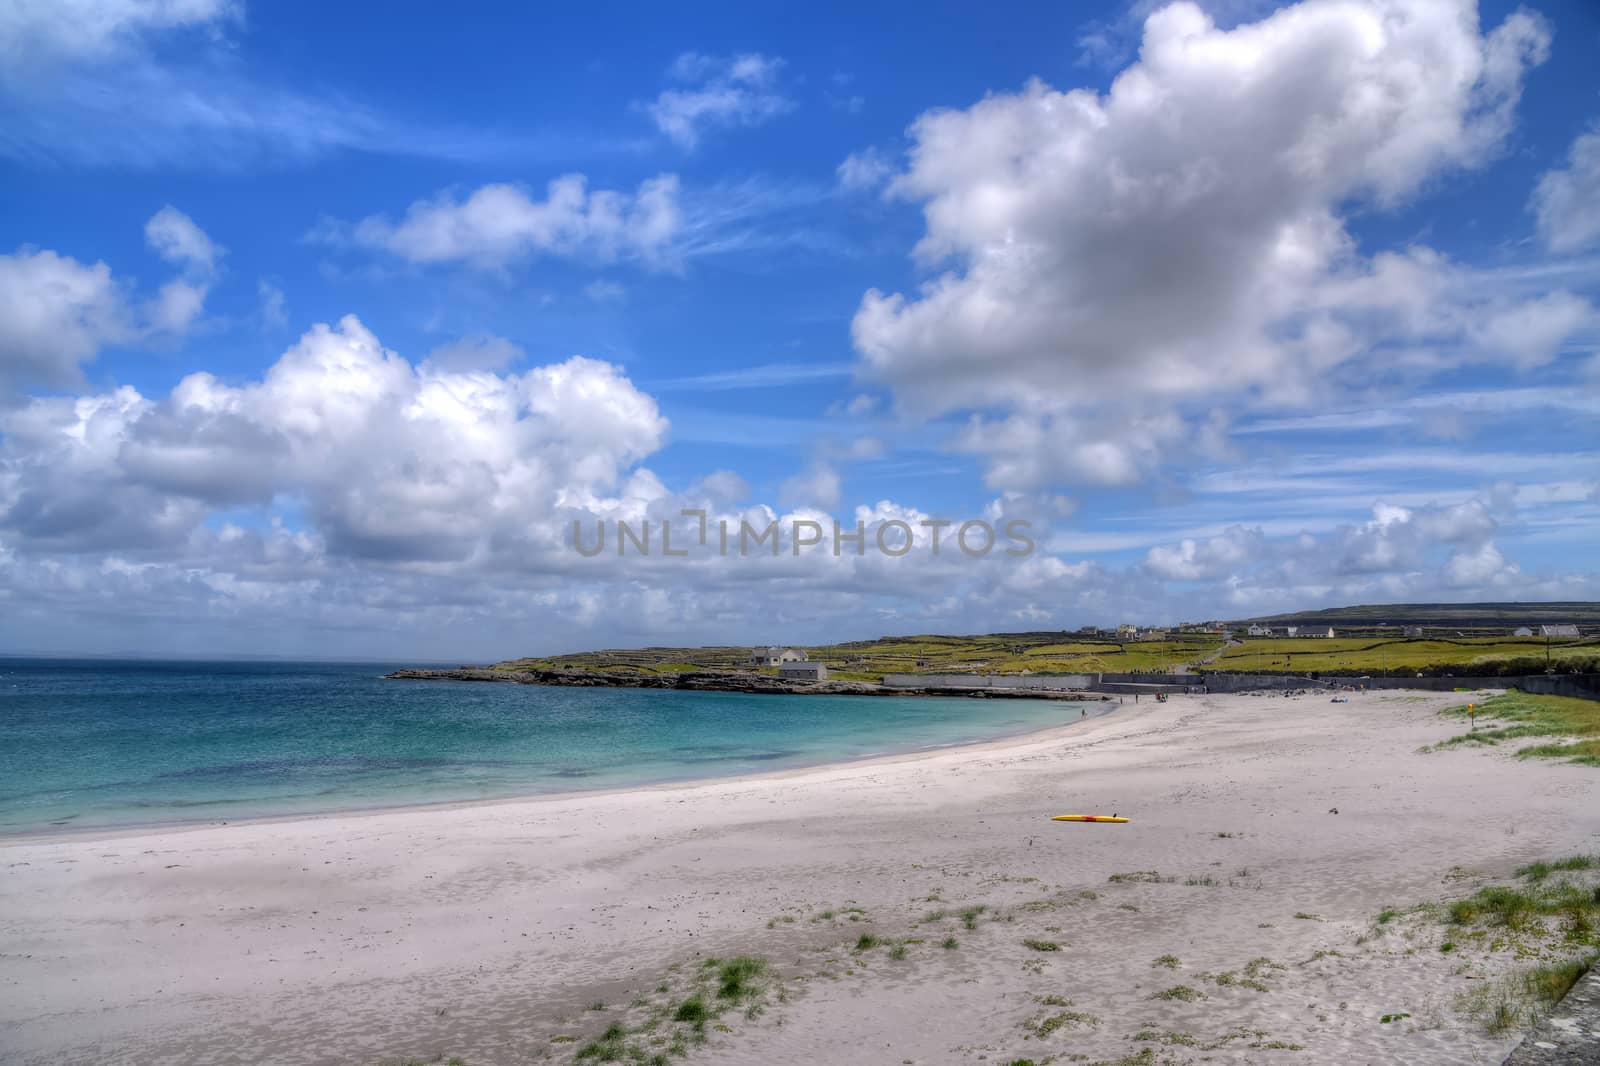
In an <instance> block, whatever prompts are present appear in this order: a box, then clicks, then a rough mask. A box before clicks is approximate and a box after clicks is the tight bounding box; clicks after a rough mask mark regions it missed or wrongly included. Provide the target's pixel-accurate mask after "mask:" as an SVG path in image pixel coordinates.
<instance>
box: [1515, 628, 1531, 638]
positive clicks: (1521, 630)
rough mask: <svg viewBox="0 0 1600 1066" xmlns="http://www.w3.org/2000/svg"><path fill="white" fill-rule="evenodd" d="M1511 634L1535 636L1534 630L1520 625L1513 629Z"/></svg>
mask: <svg viewBox="0 0 1600 1066" xmlns="http://www.w3.org/2000/svg"><path fill="white" fill-rule="evenodd" d="M1511 635H1512V636H1514V637H1531V636H1533V630H1531V629H1529V628H1528V627H1527V626H1518V627H1517V628H1516V629H1513V630H1512V631H1511Z"/></svg>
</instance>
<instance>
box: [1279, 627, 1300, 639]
mask: <svg viewBox="0 0 1600 1066" xmlns="http://www.w3.org/2000/svg"><path fill="white" fill-rule="evenodd" d="M1283 633H1284V635H1285V636H1289V637H1297V636H1299V635H1300V627H1299V626H1284V627H1283Z"/></svg>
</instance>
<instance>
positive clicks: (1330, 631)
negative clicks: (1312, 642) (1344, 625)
mask: <svg viewBox="0 0 1600 1066" xmlns="http://www.w3.org/2000/svg"><path fill="white" fill-rule="evenodd" d="M1328 639H1329V640H1332V639H1333V627H1332V626H1329V627H1328Z"/></svg>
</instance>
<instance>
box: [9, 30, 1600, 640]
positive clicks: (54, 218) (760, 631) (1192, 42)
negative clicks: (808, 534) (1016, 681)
mask: <svg viewBox="0 0 1600 1066" xmlns="http://www.w3.org/2000/svg"><path fill="white" fill-rule="evenodd" d="M1597 45H1600V12H1597V11H1596V9H1595V8H1594V7H1593V5H1592V4H1589V3H1587V2H1586V0H1562V2H1548V3H1543V2H1542V3H1537V4H1533V5H1528V6H1518V5H1512V4H1503V3H1483V4H1481V5H1478V4H1473V3H1471V2H1469V0H1355V2H1342V3H1335V2H1333V0H1303V2H1301V3H1298V4H1289V5H1274V4H1270V3H1254V2H1239V0H1226V2H1220V3H1213V4H1209V5H1207V4H1202V5H1198V6H1197V5H1194V4H1173V5H1163V4H1159V3H1152V2H1141V3H1138V4H1135V5H1133V6H1132V7H1131V8H1130V7H1128V6H1125V5H1109V4H1108V5H1082V4H1072V5H1017V6H1014V7H1011V8H1007V9H1005V10H1003V11H1002V10H992V9H977V8H973V7H972V6H971V5H953V4H952V5H936V6H928V5H918V6H916V7H911V6H909V5H905V6H882V5H880V6H871V7H870V8H869V9H868V10H861V9H860V8H858V7H857V6H854V5H851V6H846V5H836V6H813V7H810V8H807V9H806V10H805V11H804V12H803V13H801V12H789V13H778V12H772V11H767V10H763V9H760V8H759V7H758V8H751V7H748V6H745V7H729V8H727V9H716V8H710V7H707V8H702V9H696V10H694V11H693V12H690V13H689V14H688V15H686V14H685V12H684V11H683V10H681V9H674V10H670V11H669V10H666V9H661V8H659V7H651V6H640V7H639V8H637V9H634V10H627V11H619V10H614V9H612V10H605V9H598V8H597V9H584V10H563V11H538V12H534V11H531V10H529V9H527V8H526V7H525V5H503V6H502V7H500V8H498V9H496V8H495V7H493V6H491V5H479V6H474V7H473V8H472V10H471V11H470V12H469V13H468V14H467V15H465V16H463V15H462V14H461V13H455V14H454V15H453V16H452V17H448V18H447V17H445V16H442V15H440V14H439V13H438V9H437V8H436V7H435V6H433V5H421V4H399V5H388V6H386V7H385V8H384V9H383V11H382V12H381V14H380V13H378V12H376V11H375V10H363V9H360V8H358V7H357V6H355V5H336V6H335V8H334V9H333V10H331V11H330V10H329V8H328V6H327V5H310V4H273V5H266V4H251V3H242V2H234V0H147V2H140V0H70V2H51V3H44V2H34V0H23V2H21V3H18V4H13V5H10V8H9V9H8V12H7V13H3V14H0V60H3V62H0V71H3V73H0V95H3V97H4V101H3V104H0V114H3V115H4V118H3V119H0V192H3V195H0V604H4V605H5V607H6V611H5V612H4V614H5V617H4V618H3V619H0V648H4V647H7V646H9V647H10V648H12V649H13V650H19V651H27V650H37V651H85V652H96V653H99V652H120V651H134V652H140V653H149V654H227V653H233V652H242V651H264V652H269V653H273V654H285V655H297V654H326V655H341V654H349V655H362V656H386V655H392V656H394V657H399V658H406V657H416V656H422V655H430V656H432V655H437V656H442V657H446V658H454V657H480V658H481V657H492V656H497V655H502V654H513V653H520V652H527V651H545V650H566V649H571V648H580V647H587V646H594V645H602V644H617V643H636V642H642V641H649V642H653V643H665V642H691V641H692V642H700V641H725V642H741V641H750V640H787V641H794V642H799V641H820V640H825V639H834V638H844V637H860V636H871V635H877V634H879V633H884V632H911V631H930V630H931V631H942V632H962V631H976V630H994V629H1029V628H1060V627H1076V626H1078V625H1082V624H1086V623H1096V622H1098V623H1102V624H1112V623H1115V622H1117V621H1120V620H1123V619H1125V618H1126V619H1136V620H1142V621H1179V620H1183V619H1189V618H1206V617H1243V616H1247V615H1250V614H1255V613H1265V612H1268V611H1276V610H1285V609H1295V608H1301V607H1312V606H1320V605H1326V604H1337V603H1347V602H1374V601H1401V600H1471V599H1516V598H1522V599H1554V598H1595V597H1596V592H1597V586H1600V578H1597V577H1596V550H1597V545H1600V537H1597V536H1596V535H1595V534H1596V529H1597V523H1600V355H1597V354H1596V352H1597V348H1596V346H1597V341H1600V315H1597V313H1596V310H1595V307H1594V301H1595V300H1596V299H1597V287H1600V286H1597V281H1600V133H1597V132H1596V130H1597V127H1596V122H1597V120H1600V77H1597V76H1596V75H1595V73H1594V70H1593V63H1592V57H1593V55H1594V54H1595V51H1596V46H1597ZM348 316H353V318H352V317H348ZM319 326H320V328H319ZM685 506H688V507H695V506H699V507H703V508H709V509H710V510H711V512H712V513H713V514H721V515H725V516H729V517H732V518H734V519H735V520H737V518H738V517H739V516H751V515H757V514H759V515H769V516H770V517H773V518H778V519H784V518H788V519H790V520H793V519H794V518H796V517H808V516H809V517H812V518H815V519H817V520H820V521H831V520H832V519H834V518H838V519H841V520H843V521H844V522H845V523H846V524H847V525H848V524H850V523H853V522H854V521H856V520H860V521H863V522H864V523H866V524H867V525H868V526H869V527H871V526H872V525H873V524H875V523H882V522H884V521H887V520H891V519H892V518H894V517H895V516H897V515H917V516H924V517H925V516H940V517H949V518H953V519H956V520H958V521H959V520H964V519H969V518H983V517H985V516H987V517H989V518H993V519H998V518H1002V517H1021V518H1023V519H1025V520H1027V521H1029V522H1031V523H1033V524H1034V528H1035V529H1036V530H1037V531H1038V533H1039V543H1040V550H1039V551H1038V552H1036V553H1035V554H1034V555H1033V556H1030V557H1028V558H1026V559H1022V560H1003V559H992V558H986V559H984V560H981V561H969V562H970V565H963V564H962V563H961V562H959V561H952V560H950V559H949V558H942V559H936V558H932V557H930V556H928V555H926V554H925V553H924V552H923V551H921V550H920V549H919V550H917V551H914V552H912V553H911V554H909V555H908V556H906V557H904V558H900V559H896V560H892V561H890V560H885V559H881V558H879V559H869V560H864V561H855V562H852V561H851V560H849V559H848V557H846V558H845V559H844V560H843V561H842V562H841V561H839V560H834V559H812V558H809V557H802V558H789V557H787V556H786V558H785V559H784V560H781V561H780V562H781V565H778V564H775V563H773V562H772V561H771V560H754V561H752V560H725V559H712V558H694V559H691V560H689V561H687V562H683V563H680V562H679V561H677V560H661V559H645V560H626V559H624V560H616V559H610V560H608V561H604V562H605V564H606V565H604V566H602V565H599V563H598V562H595V563H591V562H589V561H585V560H582V559H579V558H576V557H575V555H574V553H573V552H572V551H571V550H570V544H564V543H563V541H570V523H571V521H573V520H584V521H590V522H595V521H613V522H614V521H615V520H617V519H618V518H627V519H632V520H635V521H637V520H640V519H643V518H646V517H652V518H654V520H656V521H658V522H659V521H661V520H662V519H663V518H666V517H669V516H671V515H674V514H676V513H677V512H678V511H679V510H680V509H681V508H683V507H685ZM913 524H914V523H913ZM564 531H565V532H564Z"/></svg>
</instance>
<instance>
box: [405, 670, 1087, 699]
mask: <svg viewBox="0 0 1600 1066" xmlns="http://www.w3.org/2000/svg"><path fill="white" fill-rule="evenodd" d="M384 676H385V677H389V678H393V679H395V680H399V681H489V682H499V683H501V684H512V685H559V686H567V687H571V688H667V689H680V690H684V691H689V692H744V693H752V694H758V695H770V696H943V697H950V696H965V697H969V698H971V699H1026V700H1066V701H1069V702H1074V703H1077V702H1082V701H1085V700H1103V699H1105V698H1106V697H1105V696H1103V695H1100V694H1097V693H1092V692H1044V691H1023V690H1007V689H970V690H960V689H932V688H885V687H884V686H883V685H879V684H875V683H873V682H870V681H792V680H785V679H784V678H779V677H769V676H767V675H765V674H751V673H745V672H741V671H737V670H686V671H684V672H682V673H677V674H602V673H596V672H592V671H587V670H493V669H489V668H487V667H470V666H468V667H460V668H458V669H454V670H396V671H394V672H393V673H391V674H385V675H384Z"/></svg>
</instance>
